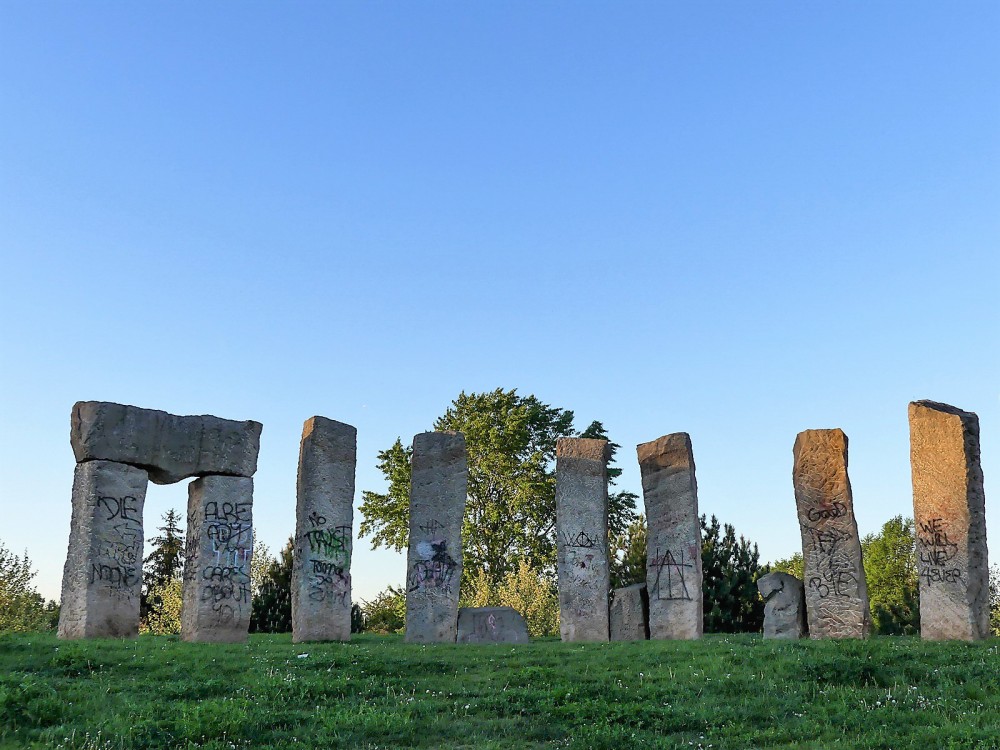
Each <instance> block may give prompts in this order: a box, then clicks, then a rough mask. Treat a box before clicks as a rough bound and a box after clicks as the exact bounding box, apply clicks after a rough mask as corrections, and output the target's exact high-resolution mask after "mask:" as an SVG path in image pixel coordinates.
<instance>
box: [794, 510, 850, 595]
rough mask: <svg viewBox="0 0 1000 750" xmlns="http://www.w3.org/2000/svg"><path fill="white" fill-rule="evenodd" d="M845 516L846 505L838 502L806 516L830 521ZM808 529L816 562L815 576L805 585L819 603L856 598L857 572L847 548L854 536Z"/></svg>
mask: <svg viewBox="0 0 1000 750" xmlns="http://www.w3.org/2000/svg"><path fill="white" fill-rule="evenodd" d="M846 513H847V508H846V505H844V504H843V503H840V502H835V503H832V504H831V505H830V506H828V507H827V506H824V507H822V508H818V509H817V508H811V509H809V510H808V511H807V512H806V516H807V517H808V518H810V519H820V520H823V521H829V520H832V519H834V518H840V517H842V516H844V515H845V514H846ZM805 529H806V531H807V532H808V533H809V536H810V538H811V539H812V551H811V556H812V558H813V559H814V560H815V561H816V565H815V566H814V568H813V569H814V570H815V571H816V574H815V575H812V576H810V578H809V580H808V581H807V582H806V585H807V586H808V587H809V589H810V590H813V591H815V592H816V594H817V595H818V596H819V598H820V599H827V598H828V597H855V596H857V595H858V569H857V565H856V564H855V562H854V560H853V559H852V557H851V555H850V553H849V551H848V549H847V545H846V543H847V542H849V541H850V540H851V539H853V538H854V536H853V535H852V534H851V533H849V532H847V531H845V530H844V529H842V528H837V527H836V526H822V527H820V526H806V527H805Z"/></svg>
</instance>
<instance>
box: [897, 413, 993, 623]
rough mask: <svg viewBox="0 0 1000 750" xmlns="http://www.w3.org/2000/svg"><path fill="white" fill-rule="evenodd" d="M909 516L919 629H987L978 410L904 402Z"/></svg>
mask: <svg viewBox="0 0 1000 750" xmlns="http://www.w3.org/2000/svg"><path fill="white" fill-rule="evenodd" d="M909 413H910V466H911V470H912V475H913V519H914V522H915V524H916V534H917V554H918V555H919V558H920V570H919V572H920V635H921V637H923V638H925V639H928V640H952V639H953V640H965V641H973V640H979V639H981V638H987V637H988V636H989V635H990V622H989V619H990V604H989V566H988V565H987V558H986V495H985V493H984V491H983V470H982V467H981V466H980V464H979V417H977V416H976V415H975V414H973V413H972V412H967V411H962V410H961V409H956V408H955V407H954V406H948V405H947V404H939V403H936V402H934V401H914V402H913V403H911V404H910V408H909Z"/></svg>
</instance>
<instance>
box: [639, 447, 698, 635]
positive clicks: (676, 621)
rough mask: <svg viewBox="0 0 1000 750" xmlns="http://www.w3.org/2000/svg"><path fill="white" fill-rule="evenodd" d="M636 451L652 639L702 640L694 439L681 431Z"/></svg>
mask: <svg viewBox="0 0 1000 750" xmlns="http://www.w3.org/2000/svg"><path fill="white" fill-rule="evenodd" d="M636 451H637V452H638V455H639V470H640V473H641V474H642V495H643V500H644V501H645V506H646V524H647V532H646V533H647V541H646V545H647V546H646V588H647V591H648V592H649V637H650V638H653V639H693V638H700V637H701V635H702V630H703V627H704V625H703V615H702V612H703V610H702V607H703V604H702V572H701V524H700V523H699V521H698V481H697V479H696V478H695V473H694V453H693V451H692V450H691V438H690V436H689V435H688V434H687V433H686V432H676V433H673V434H671V435H664V436H663V437H661V438H658V439H656V440H653V441H651V442H648V443H642V444H641V445H639V446H637V448H636Z"/></svg>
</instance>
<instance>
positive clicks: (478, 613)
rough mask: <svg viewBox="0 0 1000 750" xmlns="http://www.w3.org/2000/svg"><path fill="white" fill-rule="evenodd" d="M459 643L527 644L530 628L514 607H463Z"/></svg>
mask: <svg viewBox="0 0 1000 750" xmlns="http://www.w3.org/2000/svg"><path fill="white" fill-rule="evenodd" d="M458 642H459V643H527V642H528V626H527V625H526V624H525V622H524V618H523V617H521V615H520V613H518V611H517V610H515V609H513V608H512V607H462V608H461V609H459V610H458Z"/></svg>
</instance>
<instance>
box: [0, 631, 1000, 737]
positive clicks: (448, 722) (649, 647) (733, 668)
mask: <svg viewBox="0 0 1000 750" xmlns="http://www.w3.org/2000/svg"><path fill="white" fill-rule="evenodd" d="M0 747H3V748H8V747H60V748H147V747H148V748H168V747H169V748H174V747H180V748H190V747H205V748H241V747H262V748H264V747H273V748H288V747H317V748H321V747H322V748H326V747H345V748H346V747H351V748H353V747H357V748H396V747H426V748H441V747H444V748H477V749H480V750H482V749H484V748H509V747H566V748H613V749H614V750H625V749H626V748H654V747H663V748H675V747H676V748H698V747H700V748H709V747H711V748H756V747H768V748H793V747H805V748H823V747H850V748H897V749H898V748H920V749H921V750H936V748H1000V656H998V642H997V641H995V640H994V641H989V642H986V643H980V644H973V645H969V644H961V643H945V644H941V643H922V642H921V641H919V640H918V639H915V638H880V639H872V640H870V641H865V642H862V641H841V642H835V641H822V642H812V641H807V642H800V643H776V642H774V641H763V640H762V639H761V638H759V637H757V636H707V637H706V638H704V639H703V640H702V641H699V642H666V641H660V642H655V641H654V642H645V643H615V644H592V645H591V644H588V645H578V644H562V643H559V642H558V641H540V642H535V643H532V644H530V645H527V646H519V647H516V648H514V647H510V646H468V645H462V646H458V645H454V646H452V645H447V646H414V645H407V644H404V643H403V642H402V640H401V639H400V638H399V637H380V636H371V635H363V636H359V637H356V639H355V640H354V641H353V642H352V643H350V644H308V645H305V646H303V645H302V644H299V645H295V646H293V645H292V643H291V639H290V637H289V636H287V635H285V636H251V638H250V641H249V643H247V644H246V645H239V646H214V645H205V644H187V643H182V642H180V641H179V640H178V639H176V638H173V637H154V636H143V637H141V638H139V639H138V640H137V641H110V640H109V641H89V642H84V641H76V642H67V641H58V640H56V638H55V637H54V636H53V635H50V634H44V635H37V634H36V635H18V636H12V635H7V636H0Z"/></svg>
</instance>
